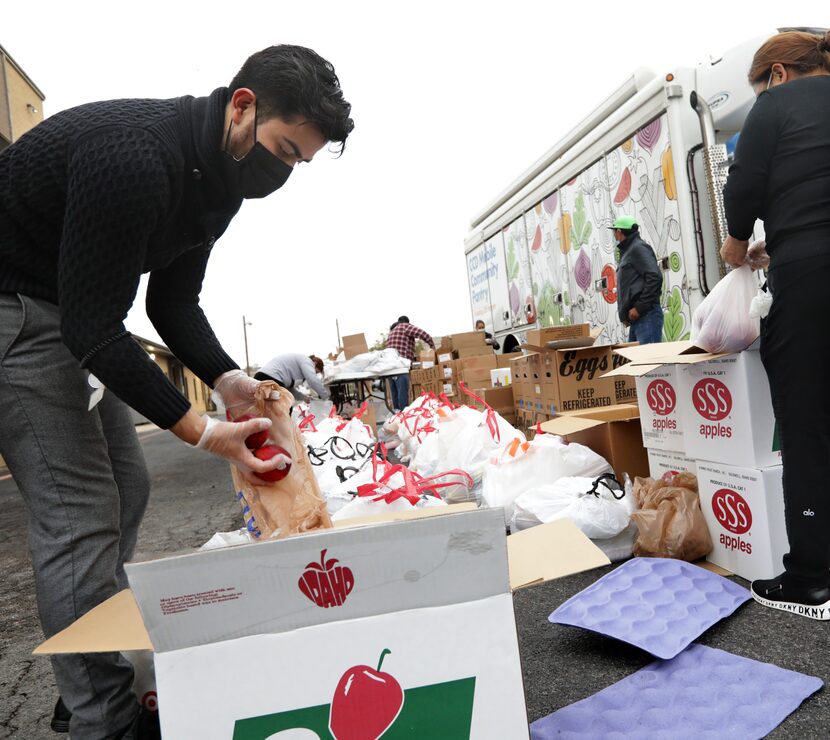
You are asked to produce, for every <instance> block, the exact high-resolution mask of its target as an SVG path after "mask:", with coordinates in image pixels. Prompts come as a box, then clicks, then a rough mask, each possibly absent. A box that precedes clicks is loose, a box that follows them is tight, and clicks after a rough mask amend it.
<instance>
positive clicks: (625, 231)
mask: <svg viewBox="0 0 830 740" xmlns="http://www.w3.org/2000/svg"><path fill="white" fill-rule="evenodd" d="M639 230H640V226H639V224H631V228H630V229H617V231H622V233H623V234H625V235H626V236H627V237H628V236H631V235H632V234H636V233H637V232H638V231H639Z"/></svg>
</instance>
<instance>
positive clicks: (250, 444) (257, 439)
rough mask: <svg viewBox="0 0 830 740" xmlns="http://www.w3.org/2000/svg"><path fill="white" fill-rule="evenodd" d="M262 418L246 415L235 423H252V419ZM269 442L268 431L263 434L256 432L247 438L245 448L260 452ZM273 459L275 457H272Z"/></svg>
mask: <svg viewBox="0 0 830 740" xmlns="http://www.w3.org/2000/svg"><path fill="white" fill-rule="evenodd" d="M259 418H262V417H259V416H251V415H250V414H245V416H240V417H239V418H238V419H234V421H235V422H236V423H237V424H239V423H241V422H243V421H250V420H251V419H259ZM267 441H268V430H267V429H263V430H262V431H261V432H254V433H253V434H249V435H248V436H247V437H245V446H246V447H247V448H248V449H249V450H258V449H259V448H260V447H262V446H263V445H264V444H265V443H266V442H267ZM271 457H273V455H271ZM269 459H270V458H269Z"/></svg>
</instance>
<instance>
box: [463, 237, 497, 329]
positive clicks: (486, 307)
mask: <svg viewBox="0 0 830 740" xmlns="http://www.w3.org/2000/svg"><path fill="white" fill-rule="evenodd" d="M487 272H488V270H487V245H486V244H481V245H479V246H478V247H476V248H475V249H473V250H472V251H470V252H468V253H467V282H468V284H469V287H470V309H471V311H472V314H473V325H475V322H476V321H478V320H479V319H480V320H481V321H483V322H484V325H485V326H486V327H488V329H489V330H492V327H493V300H492V298H491V293H490V283H489V278H488V276H487Z"/></svg>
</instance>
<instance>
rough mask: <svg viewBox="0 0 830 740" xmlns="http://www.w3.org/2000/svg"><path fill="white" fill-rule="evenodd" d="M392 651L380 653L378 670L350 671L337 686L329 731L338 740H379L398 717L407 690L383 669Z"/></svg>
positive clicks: (332, 703)
mask: <svg viewBox="0 0 830 740" xmlns="http://www.w3.org/2000/svg"><path fill="white" fill-rule="evenodd" d="M390 652H392V651H391V650H387V649H384V651H383V652H382V653H381V654H380V661H379V662H378V667H377V669H374V668H370V667H369V666H367V665H357V666H355V667H354V668H349V670H348V671H346V672H345V673H344V674H343V675H342V676H341V678H340V681H339V682H338V683H337V688H336V689H335V691H334V698H333V699H332V700H331V714H330V716H329V730H331V734H332V736H333V737H334V738H335V740H376V739H377V738H379V737H380V736H381V735H383V733H384V732H386V731H387V730H388V729H389V728H390V727H391V726H392V724H393V723H394V721H395V720H396V719H397V718H398V715H399V714H400V713H401V709H402V708H403V700H404V695H403V689H402V688H401V685H400V684H399V683H398V682H397V681H396V680H395V678H394V677H393V676H391V675H390V674H388V673H382V672H381V670H380V666H381V664H382V663H383V659H384V657H386V654H387V653H390Z"/></svg>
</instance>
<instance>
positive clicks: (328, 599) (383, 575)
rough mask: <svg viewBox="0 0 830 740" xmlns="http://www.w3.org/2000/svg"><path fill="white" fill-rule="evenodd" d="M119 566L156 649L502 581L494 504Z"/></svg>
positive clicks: (444, 596)
mask: <svg viewBox="0 0 830 740" xmlns="http://www.w3.org/2000/svg"><path fill="white" fill-rule="evenodd" d="M126 570H127V577H128V579H129V581H130V587H131V588H132V590H133V593H134V594H135V598H136V601H137V602H138V606H139V609H140V610H141V615H142V618H143V620H144V625H145V626H146V627H147V632H148V633H149V635H150V639H151V640H152V643H153V645H154V646H155V648H156V650H157V651H158V652H165V651H168V650H177V649H180V648H184V647H192V646H195V645H202V644H205V643H208V642H215V641H217V640H229V639H233V638H237V637H244V636H247V635H258V634H276V633H281V632H286V631H289V630H293V629H298V628H300V627H306V626H310V625H315V624H325V623H328V622H332V621H338V620H345V619H357V618H360V617H369V616H373V615H377V614H388V613H391V612H395V611H401V610H405V609H419V608H424V607H432V606H448V605H450V604H458V603H462V602H466V601H472V600H475V599H482V598H486V597H487V596H491V595H494V594H497V593H507V592H508V590H509V577H508V571H507V550H506V544H505V529H504V512H503V511H502V510H501V509H480V510H476V511H465V512H461V513H457V514H448V515H446V516H433V517H426V518H420V519H413V520H410V521H397V522H389V523H385V524H375V525H370V526H365V527H358V528H343V529H339V528H338V529H326V530H318V531H314V532H309V533H308V534H305V535H303V536H299V537H289V538H286V539H284V540H274V541H269V542H261V543H257V544H251V545H240V546H239V547H230V548H223V549H219V550H207V551H202V552H196V553H192V554H189V555H184V556H179V557H172V558H165V559H163V560H155V561H152V562H148V563H131V564H128V565H127V566H126Z"/></svg>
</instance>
